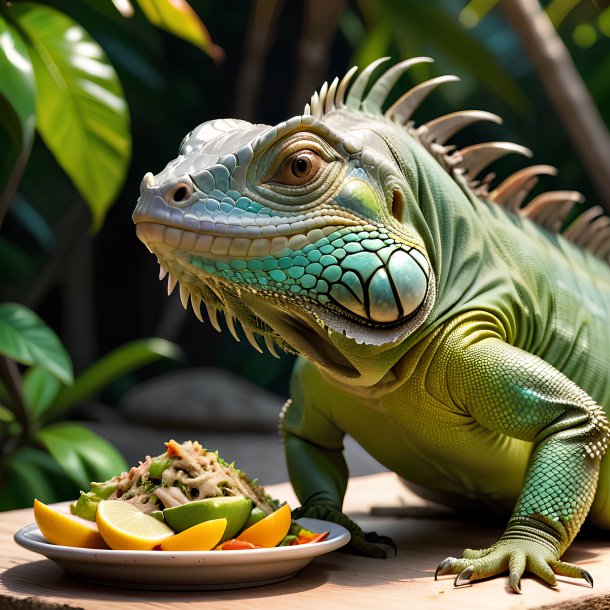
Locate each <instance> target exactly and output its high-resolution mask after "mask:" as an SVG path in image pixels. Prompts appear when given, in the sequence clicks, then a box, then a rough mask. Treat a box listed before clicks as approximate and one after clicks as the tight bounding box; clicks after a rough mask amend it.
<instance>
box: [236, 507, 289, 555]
mask: <svg viewBox="0 0 610 610" xmlns="http://www.w3.org/2000/svg"><path fill="white" fill-rule="evenodd" d="M291 523H292V518H291V516H290V507H289V506H288V504H284V506H282V507H280V508H278V510H276V511H275V512H273V513H271V514H270V515H267V516H266V517H265V518H264V519H261V520H260V521H258V522H257V523H255V524H254V525H251V526H250V527H249V528H247V529H245V530H244V531H243V532H242V533H241V534H239V536H236V540H241V541H243V542H249V543H250V544H255V545H257V546H264V547H267V548H270V547H274V546H277V545H278V544H279V543H280V542H281V541H282V540H283V539H284V537H285V536H286V534H287V533H288V530H289V529H290V524H291Z"/></svg>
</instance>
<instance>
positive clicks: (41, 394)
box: [21, 366, 61, 418]
mask: <svg viewBox="0 0 610 610" xmlns="http://www.w3.org/2000/svg"><path fill="white" fill-rule="evenodd" d="M60 387H61V384H60V382H59V380H58V379H57V377H54V376H53V375H51V373H49V371H45V369H41V368H40V367H38V366H33V367H32V368H30V369H29V370H28V371H27V372H26V373H25V375H24V376H23V378H22V381H21V390H22V391H23V398H24V399H25V403H26V405H27V406H28V410H29V412H30V413H31V414H32V416H33V417H34V418H38V417H40V416H41V415H42V414H43V413H44V412H45V411H46V410H47V409H48V407H49V406H50V405H51V403H52V402H53V400H54V399H55V397H56V396H57V392H59V388H60Z"/></svg>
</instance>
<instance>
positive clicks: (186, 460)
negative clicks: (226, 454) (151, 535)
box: [110, 439, 276, 514]
mask: <svg viewBox="0 0 610 610" xmlns="http://www.w3.org/2000/svg"><path fill="white" fill-rule="evenodd" d="M165 445H166V447H167V451H166V453H164V454H161V455H159V456H157V457H155V458H151V457H150V456H146V459H145V460H144V461H143V462H140V465H139V466H134V467H133V468H131V469H130V470H129V471H128V472H124V473H122V474H120V475H118V476H116V477H115V478H114V479H113V480H112V481H113V482H115V483H116V484H117V488H116V490H115V491H114V492H113V494H112V495H111V496H110V499H122V500H125V501H128V502H130V503H132V504H135V505H136V506H138V508H140V509H141V510H144V511H145V512H151V511H153V510H158V509H160V508H170V507H173V506H179V505H181V504H186V503H187V502H190V501H192V500H200V499H203V498H210V497H216V496H247V497H248V498H250V499H251V500H252V501H253V502H254V504H255V505H256V506H258V507H259V508H261V509H262V510H263V511H264V512H266V513H267V514H270V513H272V512H273V511H274V510H275V509H276V507H275V506H274V505H273V503H272V500H271V498H269V497H268V496H267V495H266V494H265V490H264V489H263V487H261V486H260V485H255V484H254V483H252V481H250V479H248V477H247V476H246V475H245V474H244V473H243V472H241V471H240V470H238V469H237V468H235V467H234V465H233V464H227V463H226V462H225V461H224V460H222V459H221V458H219V456H218V454H217V453H216V452H213V451H207V449H204V448H203V447H202V446H201V445H200V444H199V443H198V442H197V441H186V442H185V443H182V444H179V443H177V442H176V441H175V440H173V439H172V440H170V441H168V442H167V443H165ZM160 463H162V464H163V470H162V473H157V472H155V474H154V476H153V475H151V466H152V465H153V464H157V465H158V464H160Z"/></svg>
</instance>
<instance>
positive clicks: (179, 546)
mask: <svg viewBox="0 0 610 610" xmlns="http://www.w3.org/2000/svg"><path fill="white" fill-rule="evenodd" d="M226 528H227V520H226V519H224V518H223V519H210V521H202V522H201V523H198V524H197V525H193V527H189V528H188V529H186V530H182V531H181V532H180V533H179V534H176V535H175V536H171V537H169V538H166V539H165V540H163V542H162V543H161V550H162V551H209V550H211V549H213V548H214V547H215V546H216V545H217V544H218V543H219V542H220V539H221V538H222V535H223V534H224V533H225V529H226Z"/></svg>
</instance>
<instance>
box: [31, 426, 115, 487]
mask: <svg viewBox="0 0 610 610" xmlns="http://www.w3.org/2000/svg"><path fill="white" fill-rule="evenodd" d="M34 438H35V439H36V441H38V442H39V443H40V444H41V445H42V446H43V447H44V448H45V449H46V450H47V451H48V452H49V453H50V454H51V455H52V456H53V458H54V459H55V460H56V461H57V462H58V464H59V465H60V466H61V467H62V469H63V470H64V472H65V473H66V474H67V475H68V476H69V477H70V478H71V479H72V480H73V481H74V482H75V483H77V484H78V485H79V486H80V487H81V489H88V486H89V483H90V482H91V481H104V480H106V479H109V478H111V477H113V476H114V475H116V474H119V473H120V472H123V471H125V470H126V469H127V464H126V463H125V460H124V459H123V457H122V456H121V454H120V453H119V452H118V451H117V450H116V449H115V448H114V447H113V446H112V445H111V444H110V443H109V442H108V441H106V440H104V439H103V438H101V437H100V436H98V435H97V434H95V433H94V432H92V431H91V430H89V429H88V428H85V427H84V426H83V425H81V424H76V423H73V422H62V423H58V424H53V425H51V426H47V427H46V428H42V429H41V430H38V431H37V432H36V434H35V435H34Z"/></svg>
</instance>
